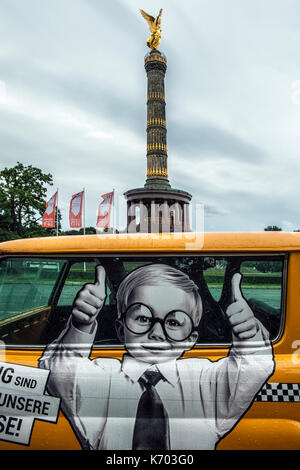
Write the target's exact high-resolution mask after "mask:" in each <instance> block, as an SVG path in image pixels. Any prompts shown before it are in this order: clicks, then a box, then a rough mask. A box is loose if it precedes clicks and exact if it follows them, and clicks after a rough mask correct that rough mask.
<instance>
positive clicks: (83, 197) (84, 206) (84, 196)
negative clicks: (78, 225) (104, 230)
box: [83, 188, 85, 235]
mask: <svg viewBox="0 0 300 470" xmlns="http://www.w3.org/2000/svg"><path fill="white" fill-rule="evenodd" d="M83 235H85V188H83Z"/></svg>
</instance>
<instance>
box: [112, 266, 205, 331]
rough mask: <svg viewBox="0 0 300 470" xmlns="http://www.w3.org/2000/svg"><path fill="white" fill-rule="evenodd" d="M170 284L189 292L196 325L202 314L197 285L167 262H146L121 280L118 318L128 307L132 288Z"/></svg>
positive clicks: (118, 294) (118, 297)
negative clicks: (192, 302) (146, 263)
mask: <svg viewBox="0 0 300 470" xmlns="http://www.w3.org/2000/svg"><path fill="white" fill-rule="evenodd" d="M166 284H169V285H170V284H171V285H172V286H174V287H178V288H179V289H181V290H183V291H184V292H186V293H188V294H190V295H191V296H192V297H193V300H194V308H193V311H192V314H193V320H194V323H195V326H196V325H198V323H199V321H200V319H201V315H202V301H201V297H200V294H199V290H198V287H197V286H196V284H195V283H194V282H193V281H192V280H191V279H190V278H189V277H188V275H187V274H185V273H183V272H182V271H179V269H176V268H173V267H172V266H168V265H167V264H148V265H145V266H142V267H140V268H137V269H134V270H133V271H131V273H129V274H128V275H127V276H126V277H125V278H124V279H123V281H122V282H121V284H120V285H119V288H118V292H117V308H118V318H121V316H122V314H123V313H124V312H125V311H126V309H127V307H128V299H129V296H130V294H131V293H132V291H133V290H134V289H136V288H137V287H141V286H161V285H166Z"/></svg>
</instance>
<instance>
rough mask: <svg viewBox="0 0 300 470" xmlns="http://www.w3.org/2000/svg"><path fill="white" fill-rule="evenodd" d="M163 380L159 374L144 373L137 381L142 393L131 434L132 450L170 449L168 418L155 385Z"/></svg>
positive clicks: (153, 372)
mask: <svg viewBox="0 0 300 470" xmlns="http://www.w3.org/2000/svg"><path fill="white" fill-rule="evenodd" d="M161 379H163V376H162V375H161V373H160V372H158V371H157V372H155V371H146V372H145V373H144V374H143V375H142V376H141V377H140V379H139V383H140V384H142V385H143V386H144V388H145V391H144V392H143V393H142V395H141V398H140V401H139V404H138V408H137V413H136V421H135V427H134V432H133V440H132V449H133V450H163V449H166V450H168V449H170V434H169V417H168V413H167V411H166V409H165V407H164V405H163V403H162V401H161V398H160V396H159V394H158V393H157V391H156V389H155V385H156V384H157V383H158V382H159V381H160V380H161Z"/></svg>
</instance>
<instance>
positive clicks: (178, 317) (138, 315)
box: [123, 303, 195, 341]
mask: <svg viewBox="0 0 300 470" xmlns="http://www.w3.org/2000/svg"><path fill="white" fill-rule="evenodd" d="M123 317H124V320H125V326H126V327H127V329H128V330H129V331H130V332H131V333H134V334H136V335H141V334H145V333H148V332H149V331H151V329H152V328H153V326H154V324H155V323H160V325H161V326H162V329H163V332H164V334H165V335H166V337H167V338H169V339H171V340H172V341H184V340H186V339H187V338H188V337H189V336H190V334H191V333H192V332H193V331H194V330H195V328H194V323H193V320H192V318H191V317H190V316H189V315H188V314H187V313H186V312H183V311H182V310H172V311H171V312H169V313H167V315H166V316H165V317H164V318H163V319H161V318H157V317H154V315H153V312H152V310H151V309H150V307H148V306H147V305H144V304H141V303H134V304H132V305H129V307H128V308H127V310H126V311H125V313H124V314H123Z"/></svg>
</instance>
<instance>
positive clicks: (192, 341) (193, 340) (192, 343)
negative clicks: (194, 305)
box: [187, 331, 198, 349]
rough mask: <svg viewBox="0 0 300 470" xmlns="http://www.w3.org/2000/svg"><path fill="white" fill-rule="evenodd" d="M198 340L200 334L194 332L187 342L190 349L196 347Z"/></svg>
mask: <svg viewBox="0 0 300 470" xmlns="http://www.w3.org/2000/svg"><path fill="white" fill-rule="evenodd" d="M197 339H198V332H197V331H193V333H192V334H191V335H190V336H189V338H188V339H187V342H188V343H189V349H192V348H193V347H194V346H195V343H196V341H197Z"/></svg>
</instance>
